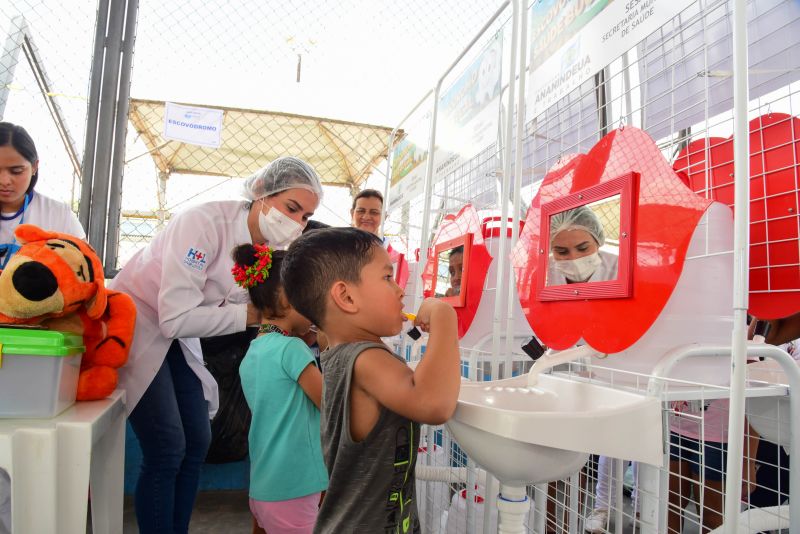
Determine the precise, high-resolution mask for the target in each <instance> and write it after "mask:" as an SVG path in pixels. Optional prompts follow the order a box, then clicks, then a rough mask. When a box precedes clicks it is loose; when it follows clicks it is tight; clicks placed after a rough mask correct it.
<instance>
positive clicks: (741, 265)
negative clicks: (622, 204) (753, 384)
mask: <svg viewBox="0 0 800 534" xmlns="http://www.w3.org/2000/svg"><path fill="white" fill-rule="evenodd" d="M747 84H748V74H747V2H746V1H745V0H734V2H733V138H734V139H733V168H734V199H735V200H734V213H733V333H732V339H731V345H732V348H733V351H732V354H731V399H730V409H729V410H730V411H729V412H728V460H727V466H726V468H725V472H726V474H727V478H726V480H725V532H728V533H733V532H736V531H737V530H738V526H739V503H740V501H741V495H742V454H743V452H742V451H743V442H744V382H745V375H746V370H745V365H746V360H745V355H746V353H747V346H746V345H747V307H748V306H747V305H748V302H747V297H748V295H747V293H748V264H749V255H748V252H749V250H748V246H749V226H750V131H749V127H748V120H747V104H748V101H749V100H750V97H749V95H748V86H747ZM794 497H796V496H794Z"/></svg>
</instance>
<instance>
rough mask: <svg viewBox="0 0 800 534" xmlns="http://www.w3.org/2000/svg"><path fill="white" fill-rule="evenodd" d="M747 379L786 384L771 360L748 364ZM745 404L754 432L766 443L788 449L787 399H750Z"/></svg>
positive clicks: (783, 375) (775, 364)
mask: <svg viewBox="0 0 800 534" xmlns="http://www.w3.org/2000/svg"><path fill="white" fill-rule="evenodd" d="M747 378H749V379H750V380H758V381H760V382H767V383H769V384H788V380H787V378H786V374H785V373H784V372H783V369H781V366H780V364H779V363H778V362H776V361H775V360H771V359H767V360H764V361H761V362H754V363H750V364H748V365H747ZM746 402H747V420H748V421H749V422H750V424H751V425H752V426H753V428H754V429H755V431H756V432H758V434H759V435H760V436H761V437H762V438H764V439H766V440H767V441H771V442H772V443H777V444H778V445H782V446H784V447H789V412H790V410H789V397H752V398H749V399H747V401H746Z"/></svg>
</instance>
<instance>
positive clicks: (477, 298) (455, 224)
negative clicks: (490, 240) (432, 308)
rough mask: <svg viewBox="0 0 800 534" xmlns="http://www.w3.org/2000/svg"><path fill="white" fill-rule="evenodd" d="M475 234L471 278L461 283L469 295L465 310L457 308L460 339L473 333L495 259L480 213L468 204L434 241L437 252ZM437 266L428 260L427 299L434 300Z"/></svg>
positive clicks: (451, 217) (424, 280) (446, 221)
mask: <svg viewBox="0 0 800 534" xmlns="http://www.w3.org/2000/svg"><path fill="white" fill-rule="evenodd" d="M467 234H472V248H471V251H470V255H469V260H468V261H469V266H468V267H467V269H465V271H464V272H468V273H469V275H468V276H467V277H466V279H463V280H462V281H461V288H462V291H466V294H465V301H464V306H463V307H457V308H456V309H455V310H456V315H457V316H458V338H459V339H461V338H462V337H464V334H466V333H467V330H469V327H470V325H471V324H472V321H473V319H475V313H476V312H477V311H478V305H479V304H480V303H481V294H482V293H483V283H484V281H485V280H486V273H487V272H488V271H489V264H491V263H492V256H491V255H490V254H489V251H488V250H487V249H486V245H485V244H484V240H483V234H482V231H481V222H480V219H479V218H478V212H477V211H475V208H474V207H473V206H472V205H471V204H467V205H466V206H464V207H463V208H461V210H460V211H459V212H458V213H457V214H456V215H448V216H446V217H445V218H444V221H443V222H442V224H441V225H440V226H439V230H438V231H437V232H436V237H434V238H433V242H432V243H431V249H430V250H435V248H436V245H437V244H439V243H445V242H446V241H451V240H453V239H456V238H458V237H461V236H465V235H467ZM433 278H434V273H433V262H432V261H431V258H430V257H429V258H428V262H427V263H426V264H425V270H424V271H423V273H422V294H423V295H424V296H425V297H431V296H433Z"/></svg>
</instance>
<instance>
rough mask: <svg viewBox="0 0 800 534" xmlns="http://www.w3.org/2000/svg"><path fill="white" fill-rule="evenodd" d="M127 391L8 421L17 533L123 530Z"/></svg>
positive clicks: (1, 454)
mask: <svg viewBox="0 0 800 534" xmlns="http://www.w3.org/2000/svg"><path fill="white" fill-rule="evenodd" d="M124 460H125V392H124V391H121V390H117V391H115V392H114V393H113V394H112V395H111V396H110V397H109V398H107V399H103V400H99V401H90V402H78V403H76V404H74V405H73V406H71V407H70V408H68V409H67V410H65V411H64V412H63V413H61V414H60V415H58V416H56V417H54V418H52V419H0V467H2V468H4V469H6V470H7V471H8V472H9V474H10V476H11V507H12V510H11V521H12V532H14V534H24V533H41V534H48V533H53V534H56V533H58V534H61V533H64V534H73V533H74V534H85V532H86V516H87V514H86V507H87V503H88V497H89V488H90V487H91V497H92V532H94V533H96V534H104V533H109V534H119V533H120V532H122V506H123V475H124Z"/></svg>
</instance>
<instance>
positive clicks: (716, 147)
mask: <svg viewBox="0 0 800 534" xmlns="http://www.w3.org/2000/svg"><path fill="white" fill-rule="evenodd" d="M673 168H674V169H675V170H676V171H678V172H681V173H685V174H686V175H687V176H688V179H689V184H690V187H691V188H692V190H694V191H697V192H698V193H699V194H702V195H705V196H707V197H708V198H711V199H714V200H717V201H719V202H723V203H725V204H727V205H729V206H731V207H732V206H733V201H734V197H733V137H729V138H727V139H725V138H721V137H711V138H708V139H698V140H696V141H693V142H691V143H689V145H688V146H687V147H686V148H684V149H683V150H682V151H681V152H680V154H679V155H678V157H677V159H676V160H675V163H674V164H673ZM799 171H800V119H798V118H797V117H793V116H791V115H787V114H785V113H770V114H767V115H762V116H761V117H757V118H755V119H753V120H752V121H750V309H749V312H750V313H751V314H752V315H754V316H756V317H759V318H762V319H777V318H780V317H786V316H788V315H792V314H794V313H797V312H798V311H800V246H798V235H800V233H799V232H798V200H797V195H798V186H800V172H799Z"/></svg>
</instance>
